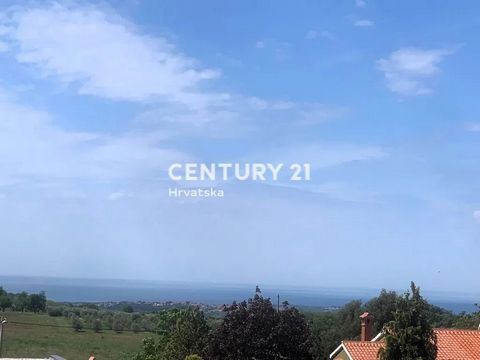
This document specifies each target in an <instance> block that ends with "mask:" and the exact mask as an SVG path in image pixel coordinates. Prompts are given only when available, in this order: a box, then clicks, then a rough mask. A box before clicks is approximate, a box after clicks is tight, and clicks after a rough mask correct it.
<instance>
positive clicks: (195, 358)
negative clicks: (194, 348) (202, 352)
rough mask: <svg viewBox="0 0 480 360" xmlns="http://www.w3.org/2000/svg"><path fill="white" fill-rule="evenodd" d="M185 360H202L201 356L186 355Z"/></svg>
mask: <svg viewBox="0 0 480 360" xmlns="http://www.w3.org/2000/svg"><path fill="white" fill-rule="evenodd" d="M185 360H203V358H202V357H201V356H198V355H196V354H194V355H188V356H187V357H185Z"/></svg>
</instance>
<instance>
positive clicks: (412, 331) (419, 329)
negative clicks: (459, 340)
mask: <svg viewBox="0 0 480 360" xmlns="http://www.w3.org/2000/svg"><path fill="white" fill-rule="evenodd" d="M429 311H430V308H429V305H428V303H427V302H426V301H425V299H423V297H422V296H421V295H420V289H419V288H418V287H416V286H415V284H414V283H413V282H412V284H411V287H410V292H407V293H405V295H404V296H403V297H401V298H399V299H398V300H397V301H396V308H395V311H394V316H393V317H394V319H393V320H392V321H390V322H388V323H387V324H385V326H384V327H383V331H384V333H385V338H384V339H385V346H384V347H383V348H382V349H380V351H379V354H378V355H379V359H380V360H418V359H422V360H435V359H436V358H437V338H436V335H435V333H434V331H433V327H432V325H431V324H430V322H429V316H430V314H429Z"/></svg>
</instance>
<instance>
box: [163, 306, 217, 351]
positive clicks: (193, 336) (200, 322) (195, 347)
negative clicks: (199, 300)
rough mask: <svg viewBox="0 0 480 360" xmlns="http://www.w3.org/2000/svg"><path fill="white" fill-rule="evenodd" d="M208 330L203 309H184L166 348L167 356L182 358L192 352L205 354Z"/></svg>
mask: <svg viewBox="0 0 480 360" xmlns="http://www.w3.org/2000/svg"><path fill="white" fill-rule="evenodd" d="M208 331H209V329H208V325H207V320H206V319H205V315H204V314H203V311H201V310H200V309H199V308H198V307H193V308H189V309H186V310H182V311H181V312H180V316H179V317H178V319H177V322H176V324H175V328H174V330H173V332H172V334H171V336H170V339H169V342H168V344H167V346H166V348H165V358H166V359H168V360H182V359H185V357H187V356H188V355H191V354H201V355H203V354H205V352H206V349H207V342H208Z"/></svg>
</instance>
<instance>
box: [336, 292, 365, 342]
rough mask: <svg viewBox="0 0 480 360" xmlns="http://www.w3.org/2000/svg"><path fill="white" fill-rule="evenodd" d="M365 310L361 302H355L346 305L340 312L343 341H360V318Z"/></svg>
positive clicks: (339, 318)
mask: <svg viewBox="0 0 480 360" xmlns="http://www.w3.org/2000/svg"><path fill="white" fill-rule="evenodd" d="M363 311H364V308H363V306H362V302H361V301H360V300H353V301H350V302H349V303H347V304H345V305H344V306H343V307H342V308H341V309H340V310H339V311H338V322H339V324H338V327H339V329H340V334H341V335H342V340H343V339H352V340H353V339H358V338H359V336H360V320H359V317H360V315H361V314H362V313H363Z"/></svg>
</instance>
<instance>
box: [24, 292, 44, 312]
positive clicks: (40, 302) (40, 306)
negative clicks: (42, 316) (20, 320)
mask: <svg viewBox="0 0 480 360" xmlns="http://www.w3.org/2000/svg"><path fill="white" fill-rule="evenodd" d="M46 307H47V297H46V296H45V293H44V292H43V291H42V292H41V293H39V294H31V295H29V296H28V301H27V309H28V310H29V311H33V312H34V313H38V312H40V311H45V309H46Z"/></svg>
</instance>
